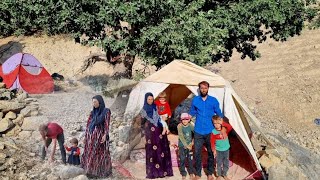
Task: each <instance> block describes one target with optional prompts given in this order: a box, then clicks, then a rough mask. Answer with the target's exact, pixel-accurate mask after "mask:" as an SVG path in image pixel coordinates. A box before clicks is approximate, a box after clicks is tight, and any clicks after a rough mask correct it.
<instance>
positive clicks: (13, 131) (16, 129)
mask: <svg viewBox="0 0 320 180" xmlns="http://www.w3.org/2000/svg"><path fill="white" fill-rule="evenodd" d="M20 131H21V127H20V126H15V127H14V128H13V129H11V130H10V131H9V132H7V133H6V136H8V137H10V136H17V135H18V134H19V132H20Z"/></svg>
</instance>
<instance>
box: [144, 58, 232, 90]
mask: <svg viewBox="0 0 320 180" xmlns="http://www.w3.org/2000/svg"><path fill="white" fill-rule="evenodd" d="M143 81H148V82H159V83H167V84H182V85H188V86H197V85H198V83H199V82H201V81H207V82H208V83H209V84H210V87H223V86H225V83H226V80H225V79H223V77H221V76H219V75H217V74H215V73H213V72H211V71H209V70H207V69H205V68H203V67H200V66H197V65H196V64H194V63H192V62H190V61H185V60H174V61H172V62H171V63H170V64H168V65H166V66H164V67H163V68H161V69H160V70H159V71H157V72H156V73H153V74H151V75H150V76H148V77H147V78H145V79H144V80H143Z"/></svg>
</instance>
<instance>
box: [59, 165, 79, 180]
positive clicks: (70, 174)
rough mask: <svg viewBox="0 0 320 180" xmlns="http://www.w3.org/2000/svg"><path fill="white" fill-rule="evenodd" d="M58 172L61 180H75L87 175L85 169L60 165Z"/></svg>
mask: <svg viewBox="0 0 320 180" xmlns="http://www.w3.org/2000/svg"><path fill="white" fill-rule="evenodd" d="M57 171H58V172H56V174H58V175H59V177H60V178H61V179H70V178H75V177H77V176H79V175H85V171H84V169H82V168H79V167H76V166H65V165H60V166H59V167H58V168H57Z"/></svg>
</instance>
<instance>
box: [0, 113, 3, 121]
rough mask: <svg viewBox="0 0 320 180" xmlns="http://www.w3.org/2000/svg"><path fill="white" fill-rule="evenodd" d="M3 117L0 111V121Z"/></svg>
mask: <svg viewBox="0 0 320 180" xmlns="http://www.w3.org/2000/svg"><path fill="white" fill-rule="evenodd" d="M2 117H3V112H1V111H0V120H1V119H2Z"/></svg>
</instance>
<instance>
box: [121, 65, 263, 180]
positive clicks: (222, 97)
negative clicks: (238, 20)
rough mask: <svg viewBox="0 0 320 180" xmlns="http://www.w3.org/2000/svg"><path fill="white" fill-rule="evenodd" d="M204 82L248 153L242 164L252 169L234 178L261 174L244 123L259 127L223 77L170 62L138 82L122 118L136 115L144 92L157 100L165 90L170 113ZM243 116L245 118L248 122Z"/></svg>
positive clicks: (249, 131) (248, 129)
mask: <svg viewBox="0 0 320 180" xmlns="http://www.w3.org/2000/svg"><path fill="white" fill-rule="evenodd" d="M204 80H205V81H207V82H209V84H210V88H209V95H211V96H214V97H216V98H217V99H218V101H219V103H220V108H221V109H222V111H223V113H224V115H225V116H226V117H228V118H229V119H230V124H231V125H232V126H233V128H234V130H235V132H236V133H237V137H238V139H240V141H241V143H242V145H243V146H244V148H245V150H246V151H247V152H248V156H249V157H247V158H248V159H247V160H245V161H244V163H247V164H250V163H249V162H252V163H251V164H253V166H254V168H253V169H252V170H251V171H248V172H247V173H242V175H243V177H240V176H237V178H240V179H244V178H246V177H249V176H250V175H252V174H255V173H257V172H261V171H262V169H261V166H260V164H259V161H258V158H257V156H256V153H255V151H254V149H253V146H252V143H251V141H250V138H249V135H251V133H252V131H251V128H250V126H249V123H248V120H249V121H250V122H251V123H252V124H253V125H254V126H256V127H257V128H259V127H260V123H259V121H258V120H257V119H256V118H255V117H254V115H253V114H252V113H251V112H250V111H249V110H248V108H247V106H246V105H245V104H244V103H243V102H242V101H241V100H240V98H239V96H238V95H237V94H236V93H235V91H234V90H233V89H232V87H231V86H230V84H229V83H228V82H227V81H226V80H225V79H224V78H222V77H221V76H219V75H217V74H214V73H212V72H211V71H209V70H206V69H204V68H202V67H199V66H197V65H195V64H193V63H191V62H189V61H185V60H174V61H172V62H171V63H170V64H168V65H166V66H165V67H163V68H162V69H160V70H159V71H157V72H155V73H154V74H152V75H150V76H149V77H147V78H146V79H144V80H142V81H140V82H139V83H138V84H137V85H136V86H135V87H134V88H133V89H132V91H131V93H130V97H129V101H128V104H127V107H126V110H125V117H126V118H127V120H129V119H130V118H131V119H132V117H136V116H137V115H138V113H139V112H140V110H141V109H142V107H143V103H144V95H145V93H147V92H151V93H153V95H154V96H155V97H157V96H158V95H159V93H160V92H162V91H165V92H166V93H167V97H168V98H167V99H168V102H169V104H170V107H171V109H172V110H174V109H175V108H176V107H177V106H178V105H179V104H180V103H181V102H182V101H183V100H185V99H186V98H187V97H188V96H189V95H190V94H191V93H193V94H195V95H198V83H199V82H200V81H204ZM246 117H249V119H247V118H246ZM241 156H242V155H241ZM248 160H249V161H248ZM240 166H241V165H240Z"/></svg>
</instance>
